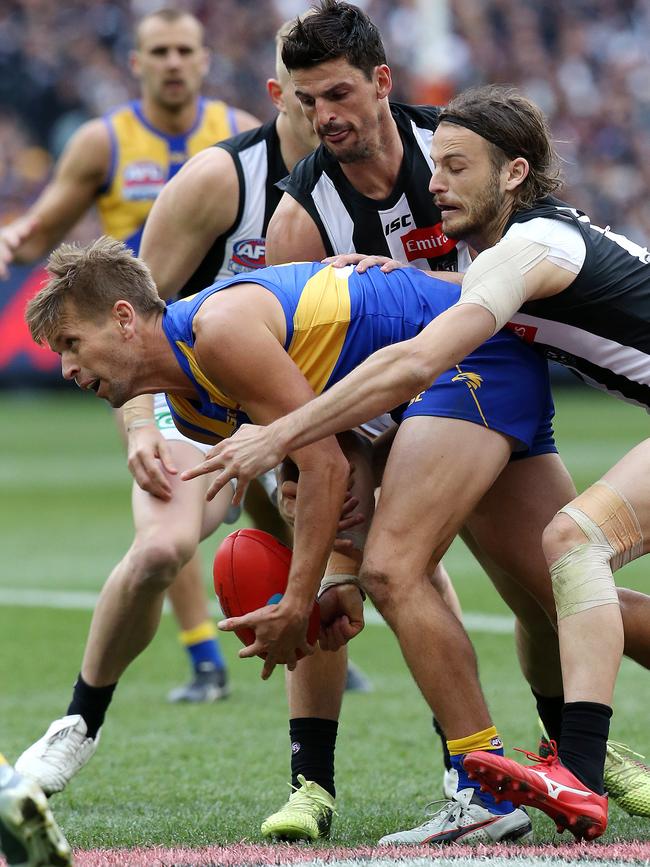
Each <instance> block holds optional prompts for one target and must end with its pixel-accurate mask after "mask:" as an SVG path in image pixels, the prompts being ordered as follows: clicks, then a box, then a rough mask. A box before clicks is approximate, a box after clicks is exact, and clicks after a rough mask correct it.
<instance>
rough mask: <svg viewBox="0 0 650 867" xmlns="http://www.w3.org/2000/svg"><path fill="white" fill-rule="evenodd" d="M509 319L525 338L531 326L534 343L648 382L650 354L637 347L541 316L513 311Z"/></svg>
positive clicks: (643, 382)
mask: <svg viewBox="0 0 650 867" xmlns="http://www.w3.org/2000/svg"><path fill="white" fill-rule="evenodd" d="M510 322H511V323H513V324H514V325H515V333H517V328H516V326H517V325H521V326H523V328H522V330H521V331H520V332H519V335H520V336H521V337H523V338H524V339H529V336H530V334H531V332H530V331H529V330H528V329H531V328H534V329H535V333H534V338H533V339H534V342H535V343H543V344H545V345H546V346H550V347H553V348H557V349H558V350H560V352H561V351H565V352H567V353H569V354H570V355H576V356H578V357H579V358H584V359H585V360H586V361H589V362H591V363H592V364H595V365H597V366H598V367H602V368H604V369H605V370H610V371H611V372H612V373H614V374H617V375H619V376H624V377H625V378H626V379H629V380H630V381H631V382H638V383H640V384H641V385H650V356H648V355H646V353H645V352H641V350H639V349H634V348H633V347H631V346H624V345H623V344H621V343H617V342H616V341H615V340H610V339H609V338H607V337H600V336H599V335H597V334H592V333H591V332H589V331H585V330H584V329H583V328H578V327H576V326H575V325H567V324H566V323H564V322H556V321H554V320H552V319H540V318H538V317H537V316H529V315H528V314H526V313H515V315H514V316H513V317H512V318H511V319H510ZM581 375H582V374H581ZM601 387H602V384H601Z"/></svg>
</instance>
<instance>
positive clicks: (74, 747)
mask: <svg viewBox="0 0 650 867" xmlns="http://www.w3.org/2000/svg"><path fill="white" fill-rule="evenodd" d="M87 732H88V729H87V726H86V721H85V720H84V718H83V717H82V716H80V715H79V714H72V715H71V716H64V717H61V719H55V720H54V722H53V723H52V724H51V725H50V727H49V729H48V730H47V731H46V732H45V734H44V735H43V737H42V738H40V739H39V740H37V741H36V743H35V744H32V745H31V747H28V748H27V749H26V750H25V752H24V753H23V754H22V756H20V758H19V759H18V761H17V762H16V765H15V767H16V770H17V771H18V772H19V773H20V774H22V775H23V776H24V777H29V779H30V780H35V782H37V783H38V785H39V786H40V787H41V789H43V791H44V792H45V794H46V795H53V794H54V793H55V792H61V791H63V789H64V788H65V787H66V786H67V784H68V783H69V782H70V780H71V779H72V778H73V777H74V775H75V774H76V773H78V772H79V771H80V770H81V769H82V768H83V766H84V765H85V764H87V763H88V762H89V761H90V759H91V758H92V757H93V755H94V753H95V750H96V749H97V745H98V744H99V735H100V732H101V729H100V730H99V731H98V732H97V737H95V738H94V739H93V738H89V737H88V736H87Z"/></svg>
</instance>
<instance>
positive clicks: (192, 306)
mask: <svg viewBox="0 0 650 867" xmlns="http://www.w3.org/2000/svg"><path fill="white" fill-rule="evenodd" d="M236 283H259V284H260V285H262V286H264V287H266V288H267V289H268V290H269V291H270V292H272V293H273V295H275V297H276V298H277V299H278V301H279V302H280V304H281V305H282V309H283V310H284V315H285V321H286V329H287V331H286V333H287V336H286V342H285V346H284V348H285V350H286V351H287V353H288V354H289V356H290V358H291V359H292V360H293V361H294V362H295V364H296V365H297V366H298V367H299V368H300V370H301V372H302V373H303V375H304V376H305V378H306V379H307V381H308V382H309V384H310V385H311V387H312V388H313V390H314V392H315V393H316V394H320V393H321V392H322V391H324V390H325V389H327V388H329V387H330V386H331V385H332V384H333V383H335V382H338V380H340V379H342V378H343V377H344V376H345V375H346V374H347V373H349V372H350V371H351V370H353V368H355V367H357V365H359V364H360V363H361V362H362V361H364V360H365V359H366V358H367V357H368V356H369V355H371V354H372V353H373V352H374V351H375V350H377V349H380V348H381V347H382V346H387V345H388V344H390V343H397V342H398V341H400V340H407V339H408V338H409V337H413V336H414V335H416V334H417V333H418V332H420V331H421V330H422V329H423V328H424V326H425V325H427V324H428V323H429V322H431V320H432V319H434V318H435V317H436V316H438V315H439V314H440V313H442V311H443V310H446V309H447V308H448V307H451V305H452V304H454V303H455V302H456V301H457V300H458V296H459V292H460V287H459V286H457V285H455V284H452V283H448V282H446V281H443V280H435V279H433V278H431V277H428V276H427V275H426V274H424V273H423V272H422V271H419V270H417V269H415V268H408V269H400V270H397V271H393V272H391V273H390V274H385V273H384V272H382V271H381V270H380V269H379V268H371V269H370V270H369V271H367V272H365V273H364V274H359V273H357V272H356V271H355V270H354V269H353V268H351V267H348V268H333V267H332V266H331V265H323V264H320V263H300V264H293V265H280V266H276V267H272V268H262V269H260V270H258V271H254V272H251V273H248V274H240V275H238V276H236V277H232V278H230V279H228V280H223V281H221V282H219V283H215V284H214V286H210V287H208V288H207V289H204V290H203V291H202V292H199V293H198V294H196V295H192V296H190V297H189V298H185V299H183V300H181V301H177V302H175V303H174V304H170V305H169V306H168V307H167V309H166V311H165V313H164V318H163V328H164V331H165V334H166V336H167V339H168V340H169V342H170V344H171V346H172V348H173V350H174V352H175V354H176V358H177V360H178V362H179V364H180V366H181V367H182V369H183V371H184V372H185V373H186V375H187V377H188V378H189V379H190V380H191V381H192V383H193V385H194V387H195V388H196V395H197V396H196V399H194V400H188V399H186V398H179V397H177V396H176V395H167V401H168V403H169V405H170V409H171V412H172V416H173V418H174V420H175V421H177V422H179V423H180V425H181V427H182V428H183V429H184V430H187V431H188V432H190V431H194V432H195V433H196V434H197V438H206V437H207V438H208V439H210V438H213V437H214V436H215V435H216V436H220V437H228V436H230V435H231V434H232V433H234V431H235V430H236V429H237V428H238V427H239V426H240V425H241V424H243V423H245V422H247V421H249V419H248V417H247V416H246V415H245V413H244V412H243V411H242V410H241V409H240V407H239V406H238V405H237V404H236V403H235V401H233V400H232V399H231V398H230V397H229V396H228V395H227V394H224V393H223V392H222V391H221V390H220V389H219V388H217V387H216V386H215V384H214V383H212V382H210V381H209V380H208V379H207V378H206V376H205V375H204V374H203V373H202V371H201V370H200V368H199V366H198V364H197V363H196V360H195V358H194V334H193V329H192V323H193V321H194V317H195V315H196V313H197V311H198V310H199V308H200V307H201V305H202V304H203V302H204V301H205V300H206V299H207V298H210V297H211V296H212V295H214V293H215V292H219V291H220V290H222V289H225V288H227V287H228V286H232V285H233V284H236ZM242 328H245V323H242Z"/></svg>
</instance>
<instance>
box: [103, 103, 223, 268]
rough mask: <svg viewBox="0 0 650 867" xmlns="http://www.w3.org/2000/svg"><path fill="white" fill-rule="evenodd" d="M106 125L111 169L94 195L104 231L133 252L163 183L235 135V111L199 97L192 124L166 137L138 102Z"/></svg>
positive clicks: (112, 116) (118, 112)
mask: <svg viewBox="0 0 650 867" xmlns="http://www.w3.org/2000/svg"><path fill="white" fill-rule="evenodd" d="M104 121H105V123H106V125H107V127H108V131H109V135H110V140H111V165H110V169H109V174H108V178H107V180H106V183H105V184H104V186H103V188H102V189H101V190H100V191H99V194H98V197H97V207H98V210H99V215H100V219H101V223H102V229H103V231H104V233H105V234H106V235H111V236H112V237H113V238H118V239H119V240H120V241H124V242H125V243H126V244H128V246H129V247H130V248H131V249H132V250H133V251H134V252H135V253H137V252H138V248H139V246H140V238H141V236H142V229H143V227H144V222H145V220H146V219H147V215H148V214H149V211H150V210H151V207H152V205H153V203H154V200H155V198H156V196H157V195H158V193H159V192H160V190H161V189H162V187H163V185H164V184H165V183H166V182H167V181H168V180H169V179H170V178H172V177H173V176H174V175H175V174H176V172H177V171H178V170H179V169H180V168H181V166H182V165H183V163H185V162H187V160H188V159H189V158H190V157H191V156H194V154H196V153H198V152H199V151H200V150H203V149H204V148H206V147H210V145H213V144H214V143H215V142H218V141H221V140H222V139H225V138H228V137H229V136H232V135H235V134H236V133H237V132H239V130H238V128H237V123H236V119H235V110H234V109H233V108H232V107H231V106H229V105H226V103H225V102H221V101H220V100H208V99H204V98H203V97H201V98H200V99H199V104H198V112H197V117H196V121H195V123H194V126H193V127H192V128H191V129H190V130H188V131H187V132H186V133H184V134H183V135H167V134H165V133H163V132H160V130H157V129H156V128H155V127H153V126H152V125H151V124H150V123H149V121H148V120H147V119H146V117H145V116H144V114H143V111H142V104H141V102H140V101H139V100H134V101H133V102H130V103H128V104H126V105H123V106H120V107H119V108H117V109H115V110H114V111H112V112H110V113H109V114H107V115H105V117H104Z"/></svg>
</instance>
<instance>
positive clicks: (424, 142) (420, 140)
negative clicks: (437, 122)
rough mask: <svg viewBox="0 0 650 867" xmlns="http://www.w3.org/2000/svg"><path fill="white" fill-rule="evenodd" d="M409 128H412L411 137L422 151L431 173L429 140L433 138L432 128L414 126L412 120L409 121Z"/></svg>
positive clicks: (431, 162) (431, 161)
mask: <svg viewBox="0 0 650 867" xmlns="http://www.w3.org/2000/svg"><path fill="white" fill-rule="evenodd" d="M411 129H412V130H413V138H414V139H415V141H416V142H417V145H418V147H419V148H420V150H421V151H422V155H423V156H424V158H425V160H426V161H427V164H428V166H429V168H430V169H431V174H433V160H432V159H431V140H432V139H433V130H431V129H423V128H422V127H421V126H416V124H415V121H414V120H412V121H411Z"/></svg>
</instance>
